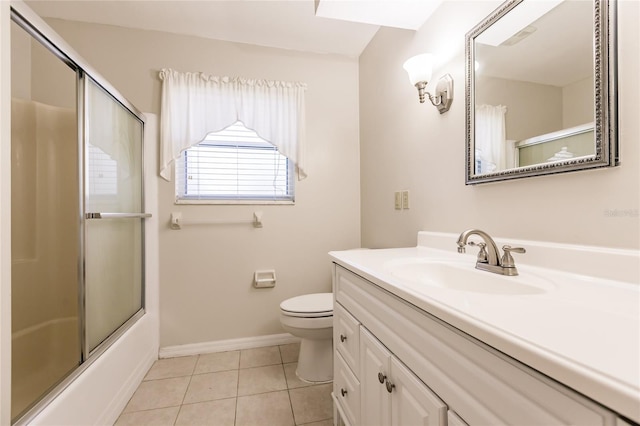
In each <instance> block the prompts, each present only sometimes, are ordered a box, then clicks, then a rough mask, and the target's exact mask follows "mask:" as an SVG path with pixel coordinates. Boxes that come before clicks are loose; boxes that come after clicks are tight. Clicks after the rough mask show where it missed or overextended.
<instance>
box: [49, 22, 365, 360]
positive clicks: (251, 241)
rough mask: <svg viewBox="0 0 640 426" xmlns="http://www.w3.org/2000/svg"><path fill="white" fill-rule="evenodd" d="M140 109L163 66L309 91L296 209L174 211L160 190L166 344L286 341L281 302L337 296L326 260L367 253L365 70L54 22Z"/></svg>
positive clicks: (314, 57)
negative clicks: (361, 116) (263, 284)
mask: <svg viewBox="0 0 640 426" xmlns="http://www.w3.org/2000/svg"><path fill="white" fill-rule="evenodd" d="M48 22H49V24H50V25H51V26H52V27H53V28H54V29H55V30H56V31H58V32H59V33H60V34H61V35H62V36H63V37H64V38H65V39H66V40H67V41H68V42H69V43H70V44H71V45H72V46H73V47H74V48H75V49H76V50H78V51H79V52H80V53H81V54H82V55H83V56H84V57H85V58H86V59H87V60H88V61H89V62H90V63H91V64H92V65H93V66H94V67H95V68H96V69H97V70H98V71H99V72H100V73H101V74H103V75H104V76H105V77H106V78H107V79H108V80H109V81H110V82H111V83H112V84H113V85H114V86H115V87H117V88H118V89H119V90H120V91H121V92H122V93H123V94H124V96H126V97H127V98H128V99H129V100H131V102H133V104H134V105H136V106H138V107H139V108H141V109H143V110H149V111H152V112H159V109H160V88H161V81H160V80H159V78H158V76H157V74H158V71H159V70H160V69H161V68H164V67H170V68H174V69H177V70H180V71H202V72H206V73H209V74H214V75H231V76H244V77H249V78H264V79H271V80H286V81H303V82H305V83H307V84H308V90H307V93H306V116H307V145H308V149H307V168H308V174H309V177H308V178H307V179H305V180H303V181H301V182H296V205H295V206H260V207H256V206H184V205H180V206H177V205H174V202H173V201H174V184H173V182H171V183H169V182H164V181H163V182H161V183H160V185H159V202H160V218H159V219H160V265H161V267H160V268H161V269H160V277H161V289H160V291H161V294H160V303H161V346H162V347H166V346H175V345H183V344H192V343H198V342H208V341H218V340H225V339H235V338H243V337H252V336H264V335H271V334H279V333H282V332H283V330H282V328H281V327H280V323H279V303H280V302H281V301H282V300H284V299H286V298H289V297H292V296H294V295H299V294H304V293H312V292H324V291H330V290H331V276H330V267H329V260H328V257H327V252H328V251H330V250H335V249H346V248H352V247H358V246H359V245H360V229H359V228H360V225H359V224H360V211H359V200H360V193H359V147H358V63H357V61H356V60H355V59H350V58H345V57H341V56H336V55H320V54H310V53H300V52H295V51H290V50H281V49H273V48H265V47H259V46H252V45H245V44H238V43H231V42H224V41H214V40H205V39H200V38H196V37H189V36H180V35H174V34H169V33H162V32H153V31H142V30H130V29H124V28H118V27H112V26H105V25H92V24H81V23H74V22H70V21H63V20H53V19H52V20H48ZM254 210H262V211H263V212H264V217H263V220H264V227H263V228H262V229H253V228H252V227H251V226H249V225H247V226H224V225H218V226H192V227H185V228H183V230H181V231H174V230H171V229H169V226H168V225H169V217H170V214H171V212H172V211H180V212H182V213H183V217H184V219H214V220H222V219H231V220H233V219H248V220H249V219H252V214H253V211H254ZM271 268H273V269H275V270H276V274H277V278H278V282H277V285H276V287H275V288H274V289H263V290H256V289H253V288H252V286H251V284H252V278H253V273H254V271H255V270H257V269H271Z"/></svg>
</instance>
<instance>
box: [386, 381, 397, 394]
mask: <svg viewBox="0 0 640 426" xmlns="http://www.w3.org/2000/svg"><path fill="white" fill-rule="evenodd" d="M395 387H396V385H394V384H393V383H391V382H390V381H388V380H387V392H389V393H391V392H393V388H395Z"/></svg>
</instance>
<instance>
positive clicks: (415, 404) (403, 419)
mask: <svg viewBox="0 0 640 426" xmlns="http://www.w3.org/2000/svg"><path fill="white" fill-rule="evenodd" d="M360 366H361V385H362V387H361V393H360V397H361V401H362V405H361V407H362V412H361V419H362V421H361V424H363V425H369V426H384V425H393V426H401V425H423V426H445V425H446V418H447V406H446V405H445V404H444V403H443V402H442V401H441V400H440V398H438V397H437V396H436V395H435V394H434V393H433V392H431V390H430V389H429V388H428V387H427V386H426V385H425V384H424V383H422V382H421V381H420V379H418V378H417V377H416V376H415V375H414V374H413V373H412V372H411V371H409V369H408V368H406V367H405V366H404V365H402V363H401V362H400V361H399V360H398V359H397V358H396V357H395V356H393V355H392V354H391V352H389V350H387V348H385V347H384V346H383V345H382V343H380V342H379V341H378V339H376V338H375V337H374V336H373V335H372V334H371V333H369V332H368V331H367V330H366V329H365V328H364V327H363V328H361V329H360Z"/></svg>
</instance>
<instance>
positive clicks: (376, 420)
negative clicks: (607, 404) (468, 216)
mask: <svg viewBox="0 0 640 426" xmlns="http://www.w3.org/2000/svg"><path fill="white" fill-rule="evenodd" d="M333 278H334V293H335V302H336V303H335V306H334V348H335V351H334V359H335V363H334V366H335V371H334V389H333V390H334V392H333V398H334V402H335V414H336V415H335V419H336V424H338V425H341V424H345V425H351V426H358V425H366V426H371V425H399V426H400V425H414V424H421V425H439V426H445V425H447V424H449V425H453V426H464V425H466V424H468V425H488V424H491V425H501V424H504V425H514V424H518V425H525V424H528V425H561V424H566V425H569V424H579V425H610V426H613V425H615V424H616V415H615V414H614V413H613V412H611V411H609V410H607V409H606V408H604V407H602V406H600V405H599V404H597V403H595V402H593V401H591V400H589V399H587V398H585V397H583V396H582V395H580V394H578V393H576V392H574V391H572V390H571V389H569V388H566V387H565V386H563V385H561V384H559V383H557V382H555V381H553V380H551V379H550V378H548V377H546V376H544V375H542V374H540V373H538V372H537V371H535V370H533V369H531V368H529V367H527V366H526V365H524V364H521V363H519V362H518V361H517V360H514V359H512V358H510V357H508V356H506V355H504V354H502V353H500V352H498V351H496V350H495V349H493V348H491V347H489V346H487V345H486V344H484V343H482V342H481V341H479V340H477V339H475V338H474V337H472V336H469V335H467V334H465V333H463V332H461V331H459V330H457V329H455V328H453V327H451V326H450V325H448V324H446V323H444V322H442V321H441V320H439V319H438V318H436V317H434V316H432V315H431V314H429V313H428V312H425V311H423V310H421V309H418V308H417V307H415V306H414V305H411V304H409V303H407V302H406V301H404V300H403V299H401V298H399V297H397V296H395V295H394V294H392V293H391V292H388V291H386V290H383V289H382V288H381V287H379V286H377V285H375V284H374V283H373V282H371V281H368V280H366V279H364V278H362V277H361V276H359V275H357V274H355V273H354V272H351V271H350V270H347V269H345V268H344V267H342V266H340V265H338V264H334V276H333ZM356 331H357V332H356ZM356 343H357V344H356ZM389 390H390V391H391V392H389Z"/></svg>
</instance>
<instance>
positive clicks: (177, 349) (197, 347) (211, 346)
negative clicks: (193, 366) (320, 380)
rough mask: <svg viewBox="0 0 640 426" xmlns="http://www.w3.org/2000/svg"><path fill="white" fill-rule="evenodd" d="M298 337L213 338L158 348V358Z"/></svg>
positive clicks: (280, 342)
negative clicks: (210, 340) (200, 341)
mask: <svg viewBox="0 0 640 426" xmlns="http://www.w3.org/2000/svg"><path fill="white" fill-rule="evenodd" d="M299 341H300V339H299V338H297V337H294V336H292V335H291V334H289V333H282V334H270V335H268V336H255V337H243V338H239V339H228V340H215V341H212V342H202V343H191V344H188V345H177V346H166V347H164V348H160V352H159V356H160V358H174V357H179V356H189V355H199V354H207V353H213V352H227V351H237V350H240V349H252V348H262V347H265V346H276V345H286V344H288V343H297V342H299Z"/></svg>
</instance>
